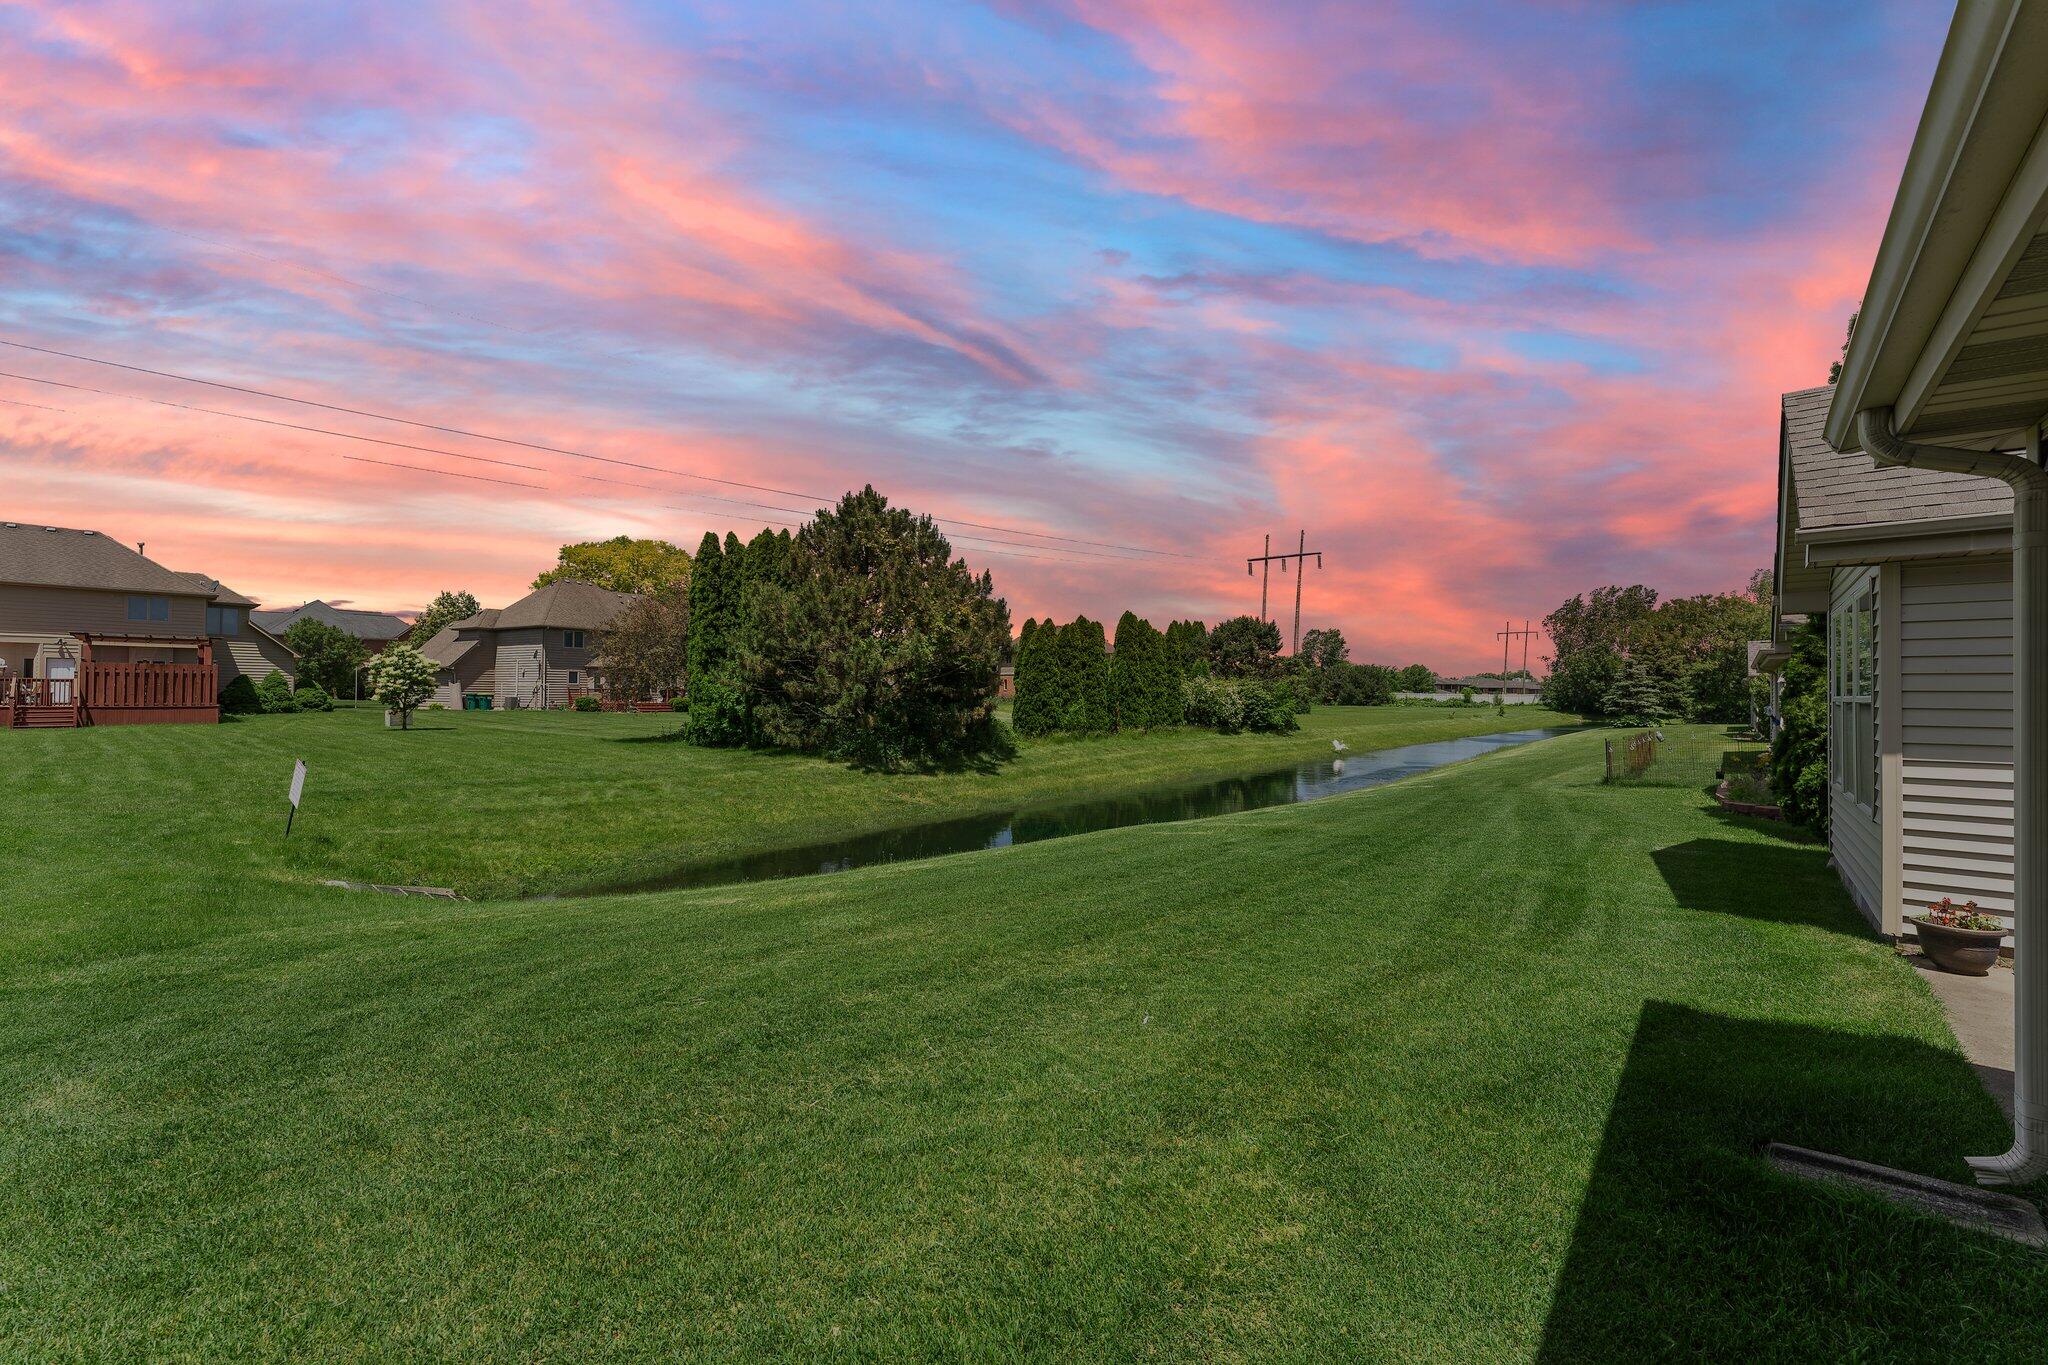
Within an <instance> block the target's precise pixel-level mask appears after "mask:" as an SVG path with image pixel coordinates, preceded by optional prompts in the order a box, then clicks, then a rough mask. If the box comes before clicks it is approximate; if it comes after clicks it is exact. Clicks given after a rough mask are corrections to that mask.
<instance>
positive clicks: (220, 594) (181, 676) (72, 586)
mask: <svg viewBox="0 0 2048 1365" xmlns="http://www.w3.org/2000/svg"><path fill="white" fill-rule="evenodd" d="M249 606H250V602H249V599H248V598H246V597H243V596H242V595H241V594H239V593H237V592H235V591H233V590H232V589H230V588H227V587H225V586H224V585H222V584H221V583H220V581H219V580H217V579H213V578H209V577H207V576H206V575H204V574H197V573H179V572H177V571H176V570H172V569H167V568H165V567H163V566H162V565H161V564H158V563H157V562H156V561H154V560H151V559H147V558H145V557H144V556H143V555H142V554H141V553H140V552H139V551H136V550H132V549H130V548H129V547H128V546H126V545H124V544H122V543H121V542H120V541H118V540H114V539H113V538H111V537H109V536H104V535H101V534H100V533H99V532H97V531H86V530H75V529H72V528H69V527H60V526H34V525H26V524H23V523H19V522H6V523H0V677H4V678H5V679H7V683H6V688H5V690H7V691H8V692H10V693H12V694H14V695H15V696H17V697H19V696H23V695H26V694H27V693H28V692H29V691H30V689H29V688H26V687H24V686H22V684H30V683H32V684H36V685H37V686H36V687H35V688H34V689H33V690H34V693H35V697H36V700H37V703H38V705H39V706H40V707H47V708H57V707H63V708H69V709H70V712H71V714H70V716H69V717H68V719H66V720H64V721H63V722H62V723H68V724H77V723H88V724H89V723H99V724H115V723H136V722H141V721H148V720H210V719H214V718H216V715H217V706H216V702H217V699H218V695H219V690H220V688H222V687H225V686H226V685H227V684H228V683H229V682H231V681H233V680H234V679H235V678H236V677H237V676H240V675H242V674H248V675H251V676H253V677H256V678H261V677H262V676H263V675H264V674H266V673H268V672H269V671H270V670H271V669H273V668H275V669H278V670H280V671H282V672H284V673H286V674H287V675H289V674H291V673H292V671H293V668H294V663H295V661H294V659H293V657H292V654H291V651H290V650H288V649H286V648H285V647H284V645H283V643H282V642H280V641H278V640H276V639H275V638H273V637H271V636H270V635H269V634H268V632H266V631H264V630H262V629H261V628H260V627H257V626H253V625H251V624H250V623H249V620H248V610H249ZM143 664H149V665H163V666H169V667H172V668H177V669H183V670H187V671H185V672H179V673H164V672H157V673H153V674H151V675H150V676H151V678H152V679H154V681H152V682H151V683H150V684H149V686H148V687H147V688H143V689H142V690H140V691H138V690H135V688H134V687H131V686H130V683H129V681H128V675H126V674H121V675H119V676H118V677H117V675H116V674H115V673H114V672H112V671H109V670H113V669H117V668H127V667H128V666H131V665H143ZM92 665H97V666H98V667H99V668H100V669H101V670H102V676H103V677H104V678H106V679H108V680H110V685H111V683H112V682H113V681H118V682H120V684H121V689H122V690H121V692H120V698H119V701H120V704H118V705H117V704H116V701H115V694H114V693H111V692H109V693H104V694H103V693H99V692H95V691H93V690H91V689H89V688H87V687H85V686H84V683H85V681H86V678H85V674H86V672H87V670H88V668H89V666H92ZM194 670H204V676H203V677H202V675H201V673H200V672H198V671H194ZM174 678H175V679H177V680H178V681H177V682H176V685H175V687H173V686H172V685H171V684H170V683H169V682H167V681H166V680H167V679H174ZM202 683H203V684H204V686H203V687H202V686H201V684H202ZM202 691H203V694H204V700H203V701H195V697H197V696H198V695H199V694H200V693H201V692H202ZM174 693H175V698H176V704H175V705H173V704H171V701H170V698H171V697H172V696H173V694H174ZM200 712H205V713H206V714H203V715H202V714H198V713H200ZM51 723H58V722H56V721H55V720H52V721H51Z"/></svg>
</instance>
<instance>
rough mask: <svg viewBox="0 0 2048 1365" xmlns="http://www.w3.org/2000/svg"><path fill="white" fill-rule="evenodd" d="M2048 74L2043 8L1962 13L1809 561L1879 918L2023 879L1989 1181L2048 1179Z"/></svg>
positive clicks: (1838, 423) (2013, 888)
mask: <svg viewBox="0 0 2048 1365" xmlns="http://www.w3.org/2000/svg"><path fill="white" fill-rule="evenodd" d="M2044 71H2048V4H2042V3H2040V0H1973V3H1971V4H1967V5H1961V6H1958V7H1957V8H1956V11H1955V17H1954V19H1953V21H1952V22H1951V24H1950V27H1949V33H1948V39H1947V41H1946V43H1945V44H1944V45H1943V48H1942V52H1941V58H1940V60H1939V61H1938V62H1937V63H1936V65H1935V70H1934V80H1933V84H1932V86H1931V88H1930V90H1929V92H1928V96H1927V103H1926V106H1925V108H1924V110H1923V112H1922V114H1921V117H1920V123H1919V127H1918V129H1917V130H1916V131H1915V133H1914V135H1913V145H1912V149H1911V150H1910V151H1909V152H1908V154H1907V157H1906V166H1905V170H1904V172H1903V173H1902V174H1901V176H1900V179H1899V185H1898V193H1897V196H1896V197H1895V199H1894V200H1893V203H1892V209H1891V214H1890V216H1889V218H1888V219H1887V220H1886V223H1885V230H1884V238H1883V240H1882V241H1881V242H1880V243H1879V245H1878V251H1877V259H1876V262H1875V264H1874V265H1873V266H1872V268H1871V272H1870V283H1869V285H1868V286H1867V287H1866V288H1865V289H1864V291H1863V296H1862V306H1861V309H1860V311H1859V313H1858V315H1857V322H1856V326H1855V329H1854V331H1853V333H1852V334H1851V336H1850V338H1849V345H1848V348H1847V350H1846V351H1845V352H1844V354H1843V356H1842V368H1841V381H1840V383H1839V384H1838V385H1837V386H1836V388H1835V390H1834V392H1833V394H1832V395H1831V396H1829V397H1828V398H1827V399H1826V413H1825V419H1824V420H1825V426H1824V428H1823V435H1824V438H1825V443H1826V444H1827V445H1828V446H1829V447H1831V448H1832V449H1834V450H1839V451H1845V452H1857V453H1856V454H1855V455H1853V457H1850V456H1845V457H1843V458H1844V460H1845V466H1844V467H1842V468H1840V469H1839V470H1834V471H1831V472H1835V473H1837V474H1838V475H1839V478H1840V480H1841V485H1840V486H1839V487H1838V488H1837V489H1835V490H1834V491H1832V492H1829V491H1824V490H1823V489H1822V488H1819V487H1815V486H1814V485H1813V483H1812V481H1810V480H1809V482H1807V483H1799V484H1797V495H1798V503H1797V507H1796V509H1795V510H1796V523H1795V524H1796V527H1797V528H1798V529H1797V534H1798V535H1799V536H1800V538H1801V539H1800V543H1799V544H1798V545H1797V546H1796V547H1795V548H1796V549H1797V550H1798V551H1800V552H1801V555H1800V556H1795V558H1794V561H1793V562H1796V563H1797V566H1798V567H1799V568H1801V569H1802V570H1803V571H1805V572H1807V573H1809V574H1812V573H1820V572H1825V573H1826V574H1827V575H1828V580H1829V581H1828V585H1827V597H1826V605H1827V606H1828V607H1832V608H1833V614H1831V615H1830V616H1829V619H1828V632H1829V636H1830V642H1831V644H1832V645H1833V646H1834V655H1835V659H1836V661H1837V667H1836V668H1835V669H1834V670H1833V671H1834V674H1835V683H1834V685H1835V687H1836V688H1837V690H1838V691H1839V692H1840V693H1841V694H1842V704H1841V706H1840V707H1839V708H1838V712H1837V719H1838V723H1844V724H1847V725H1849V726H1850V727H1851V728H1850V729H1849V730H1848V732H1847V733H1846V734H1844V735H1842V736H1841V737H1840V743H1839V744H1837V745H1831V746H1830V747H1831V749H1832V748H1840V749H1843V750H1845V751H1846V752H1845V753H1844V755H1843V759H1842V766H1843V773H1844V776H1845V777H1846V778H1847V779H1848V780H1849V781H1851V782H1853V783H1855V784H1856V785H1857V788H1858V791H1857V796H1858V797H1859V798H1860V796H1861V795H1862V794H1863V792H1862V787H1863V784H1864V783H1865V782H1866V781H1867V783H1868V784H1869V794H1870V796H1871V798H1872V801H1873V803H1874V819H1872V820H1861V819H1860V818H1858V819H1852V820H1851V821H1850V826H1851V828H1852V829H1853V830H1854V831H1855V832H1854V833H1853V834H1852V835H1850V836H1849V837H1851V838H1868V837H1869V835H1870V833H1871V831H1872V829H1873V828H1874V829H1875V831H1876V835H1877V839H1876V849H1877V853H1878V855H1879V856H1878V858H1877V862H1876V866H1875V869H1874V872H1869V873H1865V874H1864V875H1866V876H1867V877H1869V878H1870V879H1871V881H1872V882H1873V883H1874V884H1875V885H1877V886H1878V887H1879V888H1881V890H1880V894H1881V895H1882V897H1883V899H1882V900H1881V901H1880V903H1879V913H1880V914H1884V913H1886V912H1887V911H1889V910H1890V909H1891V908H1892V907H1893V905H1894V902H1895V899H1896V900H1897V901H1906V900H1909V899H1912V898H1914V895H1915V893H1917V891H1918V890H1919V888H1920V887H1922V886H1926V887H1927V888H1928V889H1931V890H1960V889H1963V888H1965V887H1967V886H1968V885H1970V884H1972V883H1975V884H1982V885H1985V886H1986V887H1987V889H1986V892H1985V894H1984V895H1982V896H1979V897H1978V898H1977V899H1978V900H1979V901H1980V902H1985V901H1987V900H1994V899H1996V898H1997V896H1998V893H1999V892H2000V891H2004V892H2006V893H2007V896H2006V898H2005V899H2006V904H2005V905H2004V906H2003V907H2001V908H2003V909H2005V910H2007V911H2009V912H2010V913H2011V914H2012V915H2013V918H2014V921H2015V923H2016V925H2017V930H2018V932H2017V935H2016V939H2017V941H2016V944H2015V949H2014V962H2013V995H2014V1001H2015V1008H2014V1015H2015V1029H2016V1038H2015V1043H2016V1046H2015V1049H2014V1053H2015V1062H2014V1075H2013V1110H2012V1112H2013V1118H2014V1131H2013V1142H2012V1147H2011V1149H2010V1150H2009V1151H2006V1152H2004V1153H2002V1154H2000V1155H1998V1156H1982V1157H1970V1158H1968V1160H1969V1163H1970V1165H1971V1166H1972V1167H1973V1168H1974V1170H1975V1172H1976V1175H1977V1178H1978V1179H1979V1180H1980V1181H1983V1182H1985V1183H1987V1184H1994V1185H2010V1184H2025V1183H2028V1182H2031V1181H2035V1180H2040V1179H2043V1178H2048V469H2044V467H2043V446H2044V437H2043V422H2044V419H2048V80H2043V79H2042V73H2043V72H2044ZM1873 462H1874V465H1875V466H1883V468H1882V469H1878V468H1875V467H1874V465H1873ZM1816 472H1820V471H1818V470H1817V471H1816ZM1852 476H1853V477H1852ZM1795 479H1796V475H1795ZM1908 480H1910V482H1906V481H1908ZM1820 482H1821V483H1822V484H1823V485H1825V484H1827V483H1828V482H1829V480H1828V479H1827V478H1825V477H1823V478H1821V480H1820ZM1852 483H1853V485H1854V488H1855V489H1856V490H1863V489H1870V490H1874V494H1873V495H1872V496H1869V497H1865V496H1863V495H1862V494H1861V493H1860V492H1856V493H1853V494H1852V492H1851V489H1850V487H1849V485H1850V484H1852ZM1816 502H1817V503H1818V504H1819V505H1818V506H1816V507H1813V508H1812V509H1811V511H1813V512H1817V513H1827V512H1829V511H1830V510H1832V511H1833V512H1834V513H1835V514H1836V518H1838V519H1834V518H1823V519H1825V520H1827V521H1828V523H1829V524H1826V525H1821V524H1820V523H1819V521H1816V522H1815V524H1814V526H1813V528H1812V529H1813V531H1820V532H1825V533H1826V534H1825V535H1823V536H1822V537H1820V538H1818V539H1814V538H1812V536H1811V533H1810V532H1809V531H1808V530H1807V529H1806V528H1807V525H1808V522H1809V520H1810V519H1811V518H1810V517H1809V506H1808V504H1809V503H1816ZM1865 521H1869V522H1873V523H1875V524H1874V526H1873V527H1872V529H1873V530H1874V531H1876V532H1879V533H1880V534H1874V535H1873V534H1866V533H1865V532H1864V530H1863V529H1862V527H1861V526H1860V523H1861V522H1865ZM1859 538H1860V539H1861V540H1862V542H1863V543H1864V545H1865V546H1867V548H1863V549H1859V548H1858V546H1857V541H1858V540H1859ZM1802 556H1803V557H1802ZM1804 590H1805V592H1806V593H1807V594H1808V596H1809V598H1811V597H1812V596H1815V595H1817V594H1818V588H1817V585H1815V584H1813V583H1811V582H1809V583H1808V584H1807V585H1806V586H1805V589H1804ZM1793 609H1795V608H1794V607H1793V606H1792V605H1791V604H1787V607H1786V610H1793ZM1806 609H1808V610H1821V609H1822V606H1821V605H1820V604H1818V603H1811V602H1809V603H1808V604H1807V606H1806ZM1866 711H1867V712H1869V713H1870V714H1869V715H1868V716H1867V717H1866V715H1865V714H1864V713H1865V712H1866ZM1873 736H1874V743H1873V742H1869V741H1872V740H1873ZM2015 741H2017V743H2015ZM1873 749H1874V754H1873ZM1866 767H1867V768H1868V770H1869V775H1868V777H1867V778H1866V776H1865V768H1866ZM1916 807H1917V809H1918V811H1919V812H1920V815H1921V818H1922V819H1923V820H1924V822H1925V823H1924V825H1923V830H1924V832H1925V834H1927V835H1939V836H1941V839H1942V842H1941V843H1940V844H1939V845H1928V846H1926V849H1925V852H1924V853H1922V854H1920V855H1917V856H1916V855H1915V854H1914V853H1913V852H1912V848H1911V844H1910V842H1909V841H1910V839H1911V837H1912V836H1911V835H1909V834H1908V833H1907V832H1906V831H1905V830H1903V829H1901V828H1900V825H1901V824H1905V825H1908V826H1910V824H1911V822H1912V819H1913V815H1914V811H1915V809H1916ZM1851 814H1852V816H1853V815H1856V814H1857V813H1856V812H1854V811H1852V812H1851ZM1908 867H1912V868H1913V875H1914V876H1915V877H1924V878H1925V880H1924V881H1918V880H1916V881H1908V880H1907V875H1908V874H1907V868H1908ZM1895 884H1897V885H1898V894H1897V896H1896V898H1895V897H1894V895H1893V894H1892V893H1893V888H1894V886H1895Z"/></svg>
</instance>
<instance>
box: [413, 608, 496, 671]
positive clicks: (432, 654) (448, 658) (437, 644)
mask: <svg viewBox="0 0 2048 1365" xmlns="http://www.w3.org/2000/svg"><path fill="white" fill-rule="evenodd" d="M472 619H474V618H472ZM482 643H483V641H482V640H481V639H476V638H471V639H468V640H461V639H457V638H456V635H455V627H454V626H443V627H441V629H439V630H437V631H435V632H434V638H433V639H431V640H429V641H427V642H426V643H425V644H423V645H421V646H420V653H422V654H424V655H426V656H427V658H428V659H430V660H432V661H433V662H434V663H435V664H437V665H438V666H440V667H442V668H453V667H454V666H455V664H456V662H457V661H458V660H459V659H461V658H462V656H463V655H465V654H467V653H469V651H471V650H472V649H475V648H476V647H477V646H478V645H480V644H482Z"/></svg>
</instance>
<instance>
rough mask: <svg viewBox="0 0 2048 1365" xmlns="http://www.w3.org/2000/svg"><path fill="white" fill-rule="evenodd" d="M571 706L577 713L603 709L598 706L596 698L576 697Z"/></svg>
mask: <svg viewBox="0 0 2048 1365" xmlns="http://www.w3.org/2000/svg"><path fill="white" fill-rule="evenodd" d="M572 705H574V706H575V708H576V709H577V710H578V711H602V710H603V709H604V707H603V706H601V705H599V704H598V700H597V698H596V697H578V698H577V699H576V700H575V701H574V702H573V703H572Z"/></svg>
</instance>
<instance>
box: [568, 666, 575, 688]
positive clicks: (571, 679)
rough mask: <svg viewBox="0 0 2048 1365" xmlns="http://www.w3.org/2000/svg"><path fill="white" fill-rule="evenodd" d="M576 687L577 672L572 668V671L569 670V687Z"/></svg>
mask: <svg viewBox="0 0 2048 1365" xmlns="http://www.w3.org/2000/svg"><path fill="white" fill-rule="evenodd" d="M575 685H576V670H575V669H573V668H572V669H570V670H569V686H571V687H574V686H575Z"/></svg>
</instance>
